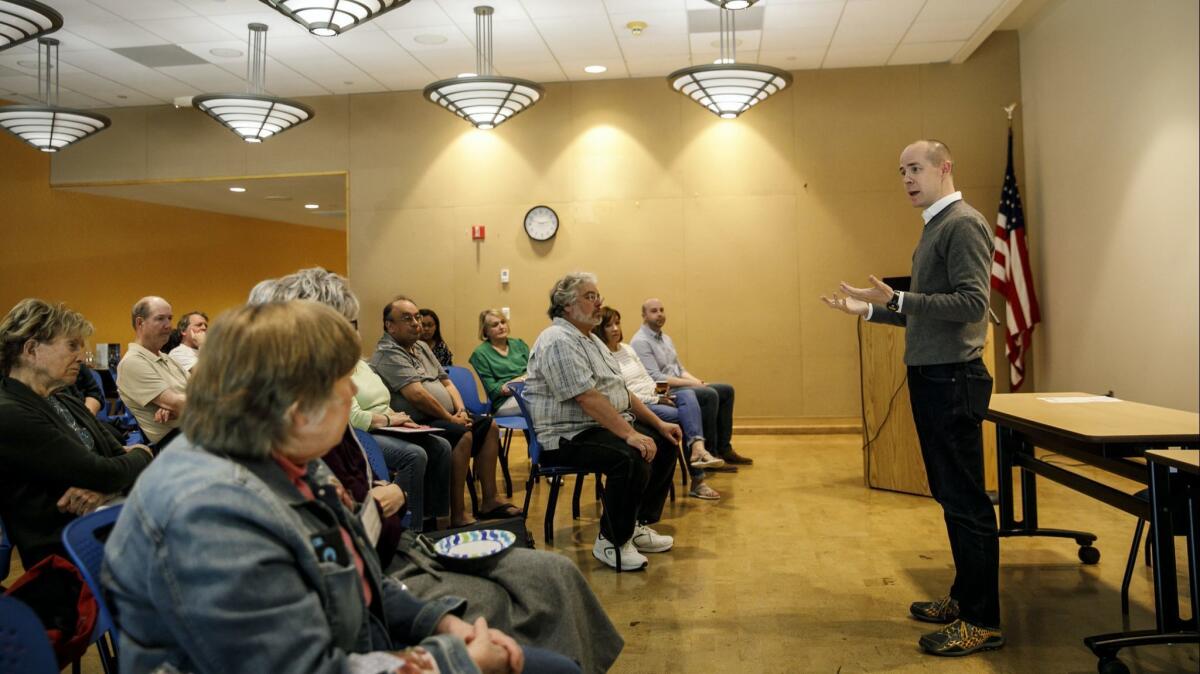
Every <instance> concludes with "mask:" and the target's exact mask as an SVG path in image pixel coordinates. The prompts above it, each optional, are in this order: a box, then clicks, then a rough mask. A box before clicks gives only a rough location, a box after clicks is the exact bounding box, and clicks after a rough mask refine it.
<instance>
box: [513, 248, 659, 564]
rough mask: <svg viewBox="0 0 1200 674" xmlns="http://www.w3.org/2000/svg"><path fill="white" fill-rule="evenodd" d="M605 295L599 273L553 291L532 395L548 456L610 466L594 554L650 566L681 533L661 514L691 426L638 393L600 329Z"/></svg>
mask: <svg viewBox="0 0 1200 674" xmlns="http://www.w3.org/2000/svg"><path fill="white" fill-rule="evenodd" d="M603 306H604V298H602V297H601V296H600V293H599V291H598V290H597V289H596V277H595V276H594V275H592V274H588V273H582V272H579V273H572V274H567V275H566V276H564V277H563V278H561V279H559V280H558V282H557V283H555V284H554V288H553V289H551V291H550V309H549V311H548V312H547V313H549V315H550V318H551V320H552V321H553V323H552V324H551V325H550V327H548V328H546V329H545V330H544V331H542V334H541V335H539V336H538V338H537V341H536V342H535V343H534V345H533V350H532V351H530V353H529V377H528V379H527V380H526V384H525V399H526V401H527V402H528V404H529V414H530V417H532V419H533V426H534V431H535V432H536V433H537V438H538V441H539V442H540V443H541V444H542V455H541V464H542V465H544V466H573V467H578V468H586V469H588V470H589V472H598V473H603V474H604V476H605V482H604V511H605V515H607V516H606V517H605V518H603V519H602V520H601V523H600V534H599V535H598V536H597V537H596V543H595V545H593V546H592V555H593V556H594V557H595V558H596V559H598V560H600V561H601V562H604V563H605V564H607V565H608V566H610V567H612V568H614V569H615V568H617V549H618V548H620V551H621V570H625V571H632V570H636V569H643V568H645V567H646V565H647V560H646V557H645V556H644V555H642V553H643V552H666V551H667V550H670V549H671V546H672V545H674V539H673V538H672V537H670V536H665V535H663V534H660V533H658V532H656V531H655V530H653V529H651V528H650V527H649V526H648V525H649V524H653V523H654V522H657V521H658V519H659V518H660V517H661V515H662V509H663V504H664V503H665V502H666V499H667V493H668V491H669V490H670V486H671V479H672V476H673V475H674V474H675V451H676V447H677V446H678V445H679V443H680V442H682V440H683V434H682V432H681V431H680V429H679V427H678V426H676V425H675V424H669V423H666V422H664V421H662V420H661V419H659V418H658V417H657V416H655V414H654V412H652V411H650V409H649V408H648V407H646V405H645V403H643V402H642V401H641V400H639V399H638V398H637V397H636V396H633V395H630V393H629V389H627V388H626V387H625V380H624V378H622V376H621V368H620V366H619V365H618V364H617V361H616V359H614V358H613V355H612V352H610V351H609V350H608V347H606V346H604V343H603V342H601V341H600V338H599V337H596V336H595V335H594V334H592V328H594V327H596V326H597V325H599V324H600V317H601V312H600V309H601V308H602V307H603Z"/></svg>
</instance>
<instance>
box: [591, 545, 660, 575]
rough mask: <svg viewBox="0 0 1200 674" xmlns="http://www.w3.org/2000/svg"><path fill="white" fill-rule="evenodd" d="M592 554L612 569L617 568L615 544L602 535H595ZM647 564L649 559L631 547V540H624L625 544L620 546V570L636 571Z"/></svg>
mask: <svg viewBox="0 0 1200 674" xmlns="http://www.w3.org/2000/svg"><path fill="white" fill-rule="evenodd" d="M592 556H593V557H595V558H596V559H598V560H600V561H602V562H604V563H605V564H607V565H609V566H610V567H612V568H614V569H615V568H617V546H615V545H613V544H612V543H611V542H609V541H608V540H607V539H605V538H604V537H603V536H597V537H596V544H595V545H593V546H592ZM647 564H649V560H647V559H646V556H645V555H643V554H642V553H640V552H638V551H637V548H635V547H633V543H632V542H630V541H626V542H625V545H622V546H621V570H622V571H637V570H639V569H644V568H646V565H647Z"/></svg>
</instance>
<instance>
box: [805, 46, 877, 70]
mask: <svg viewBox="0 0 1200 674" xmlns="http://www.w3.org/2000/svg"><path fill="white" fill-rule="evenodd" d="M893 50H894V47H887V46H884V47H839V46H837V45H836V44H834V45H832V46H830V47H829V53H828V54H826V55H825V60H824V61H823V62H822V63H821V67H822V68H864V67H868V66H882V65H886V64H887V60H888V58H889V57H890V56H891V55H892V51H893Z"/></svg>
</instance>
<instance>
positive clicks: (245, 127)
mask: <svg viewBox="0 0 1200 674" xmlns="http://www.w3.org/2000/svg"><path fill="white" fill-rule="evenodd" d="M249 29H250V38H249V41H248V42H249V47H248V49H247V55H246V82H247V89H248V91H249V93H245V94H204V95H203V96H197V97H195V98H193V99H192V105H194V106H196V107H197V108H199V109H200V110H201V111H202V112H204V113H206V114H208V116H209V117H212V118H213V119H215V120H217V121H218V122H220V123H221V124H223V125H224V126H225V128H227V129H229V130H230V131H232V132H234V133H236V134H237V135H238V137H240V138H241V139H242V140H244V141H246V142H247V143H261V142H263V141H264V140H266V139H268V138H270V137H271V136H274V135H276V134H280V133H283V132H284V131H287V130H288V129H290V128H292V127H294V126H297V125H299V124H303V123H304V122H307V121H308V120H310V119H312V118H313V117H315V116H316V113H314V112H313V111H312V108H310V107H308V106H307V105H304V104H303V103H299V102H297V101H292V100H288V99H286V98H278V97H275V96H268V95H267V94H265V93H263V91H264V90H265V89H266V83H267V26H266V25H265V24H261V23H252V24H250V25H249Z"/></svg>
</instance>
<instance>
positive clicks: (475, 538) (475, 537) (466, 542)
mask: <svg viewBox="0 0 1200 674" xmlns="http://www.w3.org/2000/svg"><path fill="white" fill-rule="evenodd" d="M516 542H517V537H516V536H515V535H513V533H512V532H511V531H505V530H504V529H480V530H477V531H464V532H462V533H458V534H452V535H450V536H447V537H445V538H443V539H441V540H439V541H437V542H435V543H434V544H433V549H434V552H436V553H437V554H438V555H439V556H442V557H449V558H450V559H457V560H467V559H483V558H485V557H491V556H493V555H498V554H500V553H501V552H504V551H505V550H508V549H509V548H511V547H512V546H513V543H516Z"/></svg>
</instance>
